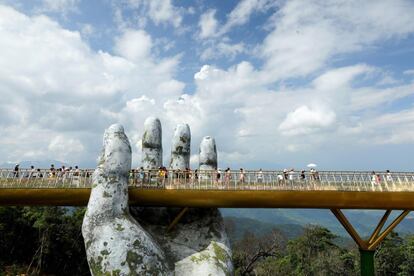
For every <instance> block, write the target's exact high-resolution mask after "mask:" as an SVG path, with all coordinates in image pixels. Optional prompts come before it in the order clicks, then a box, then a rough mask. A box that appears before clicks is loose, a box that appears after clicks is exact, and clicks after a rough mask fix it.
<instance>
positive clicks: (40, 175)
mask: <svg viewBox="0 0 414 276" xmlns="http://www.w3.org/2000/svg"><path fill="white" fill-rule="evenodd" d="M36 177H38V178H42V177H43V174H42V172H41V171H40V169H37V173H36Z"/></svg>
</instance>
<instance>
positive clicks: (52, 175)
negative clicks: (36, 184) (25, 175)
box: [49, 164, 56, 178]
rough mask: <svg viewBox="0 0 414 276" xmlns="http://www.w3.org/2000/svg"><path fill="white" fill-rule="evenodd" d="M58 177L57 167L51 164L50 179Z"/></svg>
mask: <svg viewBox="0 0 414 276" xmlns="http://www.w3.org/2000/svg"><path fill="white" fill-rule="evenodd" d="M55 175H56V170H55V165H53V164H51V165H50V169H49V177H52V178H53V177H55Z"/></svg>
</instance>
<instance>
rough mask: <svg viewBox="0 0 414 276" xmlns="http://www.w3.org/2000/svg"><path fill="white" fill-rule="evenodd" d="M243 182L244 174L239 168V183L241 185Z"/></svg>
mask: <svg viewBox="0 0 414 276" xmlns="http://www.w3.org/2000/svg"><path fill="white" fill-rule="evenodd" d="M244 181H245V173H244V170H243V168H240V174H239V183H240V184H243V183H244Z"/></svg>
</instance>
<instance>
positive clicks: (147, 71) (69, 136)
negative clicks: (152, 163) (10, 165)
mask: <svg viewBox="0 0 414 276" xmlns="http://www.w3.org/2000/svg"><path fill="white" fill-rule="evenodd" d="M0 36H1V37H2V39H1V40H0V51H1V52H2V55H1V56H0V91H1V92H0V93H1V96H2V97H7V98H8V100H7V101H2V102H1V103H0V113H1V115H2V116H1V120H0V125H2V128H1V130H0V135H1V136H2V138H1V139H0V143H1V144H2V147H1V149H0V154H1V156H4V159H6V160H8V159H10V160H14V159H16V160H18V159H20V160H22V158H31V159H41V158H50V159H57V158H66V157H67V158H69V157H70V156H69V155H63V154H62V153H61V154H58V151H60V150H61V149H63V147H59V145H61V144H64V143H63V142H62V141H65V142H66V143H69V144H70V145H73V146H74V147H75V144H81V145H83V150H82V152H77V154H74V155H72V158H78V159H77V160H78V161H81V160H82V161H83V162H89V164H91V163H92V162H93V161H91V160H95V157H96V156H95V152H96V151H97V150H98V149H99V147H100V145H99V142H98V141H101V137H102V132H103V129H104V128H105V127H107V126H108V125H109V124H111V123H113V122H120V123H123V124H125V128H126V129H127V130H128V129H131V132H132V129H134V128H136V127H138V126H139V127H142V122H143V120H144V118H145V117H146V116H149V115H156V116H160V117H161V118H163V116H162V113H163V111H162V109H163V107H162V106H163V103H164V102H165V101H167V100H168V99H174V98H178V97H179V96H180V95H181V94H182V89H183V88H184V84H183V83H181V82H179V81H177V80H175V79H174V77H173V76H174V74H175V73H174V72H175V71H176V67H177V65H178V63H179V56H174V57H171V58H168V57H166V58H162V59H161V58H158V57H157V56H155V55H154V54H153V53H152V42H151V41H152V39H151V36H150V35H148V34H147V33H146V32H144V31H141V30H125V31H124V32H123V33H122V34H121V35H120V36H119V37H117V38H116V39H115V52H116V53H118V54H119V56H116V55H112V54H110V53H106V52H102V51H94V50H92V49H90V47H89V46H88V45H87V44H86V43H85V41H83V40H82V38H81V36H80V33H79V32H76V31H69V30H66V29H64V28H63V27H61V26H60V25H59V24H58V23H56V22H55V21H53V20H51V19H50V18H49V17H46V16H31V17H30V16H26V15H24V14H22V13H20V12H18V11H16V10H14V9H12V8H10V7H6V6H1V5H0ZM141 102H143V103H141ZM152 102H154V103H156V104H158V105H159V106H160V107H159V108H158V109H151V108H150V107H151V103H152ZM144 106H145V108H144V111H143V112H140V117H139V118H130V117H128V114H137V113H139V111H140V108H142V107H144ZM134 110H135V111H134ZM136 120H137V121H136ZM167 121H168V119H167ZM165 125H166V129H167V130H168V124H165ZM11 137H13V139H11ZM54 137H64V138H59V139H60V140H59V141H57V140H54ZM75 137H76V138H75ZM78 142H79V143H78ZM132 142H133V143H135V141H132ZM49 146H50V147H49ZM77 148H78V149H79V147H77ZM91 153H92V154H91ZM65 156H66V157H65ZM63 161H65V160H63ZM74 161H76V160H74Z"/></svg>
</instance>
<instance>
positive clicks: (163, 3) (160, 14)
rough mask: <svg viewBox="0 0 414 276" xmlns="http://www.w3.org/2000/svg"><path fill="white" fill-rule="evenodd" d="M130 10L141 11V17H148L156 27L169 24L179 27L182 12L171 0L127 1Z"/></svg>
mask: <svg viewBox="0 0 414 276" xmlns="http://www.w3.org/2000/svg"><path fill="white" fill-rule="evenodd" d="M129 4H130V7H131V8H134V9H138V10H141V15H142V16H148V17H149V18H150V19H151V20H152V21H153V22H154V23H155V24H156V25H159V24H171V25H173V26H174V27H175V28H178V27H180V25H181V21H182V12H181V11H180V9H178V8H177V7H175V6H174V5H173V4H172V2H171V0H129Z"/></svg>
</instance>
